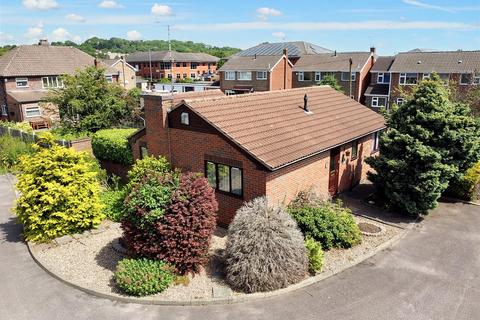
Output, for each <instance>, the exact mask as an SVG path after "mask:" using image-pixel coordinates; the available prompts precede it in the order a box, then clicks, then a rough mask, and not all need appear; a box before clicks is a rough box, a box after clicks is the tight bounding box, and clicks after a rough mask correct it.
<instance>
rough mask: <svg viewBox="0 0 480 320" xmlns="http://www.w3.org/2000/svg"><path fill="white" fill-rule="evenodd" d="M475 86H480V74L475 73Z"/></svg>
mask: <svg viewBox="0 0 480 320" xmlns="http://www.w3.org/2000/svg"><path fill="white" fill-rule="evenodd" d="M473 84H480V73H475V74H474V75H473Z"/></svg>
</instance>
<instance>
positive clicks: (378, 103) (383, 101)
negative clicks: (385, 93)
mask: <svg viewBox="0 0 480 320" xmlns="http://www.w3.org/2000/svg"><path fill="white" fill-rule="evenodd" d="M386 105H387V98H385V97H372V104H371V106H372V108H380V107H385V106H386Z"/></svg>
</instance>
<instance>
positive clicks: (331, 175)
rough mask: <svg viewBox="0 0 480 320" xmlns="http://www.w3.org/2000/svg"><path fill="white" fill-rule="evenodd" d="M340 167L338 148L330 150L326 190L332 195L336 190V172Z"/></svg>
mask: <svg viewBox="0 0 480 320" xmlns="http://www.w3.org/2000/svg"><path fill="white" fill-rule="evenodd" d="M339 169H340V148H335V149H332V150H330V166H329V170H328V192H329V193H330V195H331V196H334V195H336V194H337V192H338V173H339Z"/></svg>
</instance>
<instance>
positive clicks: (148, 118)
mask: <svg viewBox="0 0 480 320" xmlns="http://www.w3.org/2000/svg"><path fill="white" fill-rule="evenodd" d="M142 97H143V101H144V108H145V127H146V140H147V148H148V152H149V154H153V155H156V156H158V155H162V156H165V157H166V158H167V159H168V160H170V156H169V154H170V152H169V149H170V148H169V133H168V118H167V108H166V107H164V106H162V97H161V96H157V95H149V94H146V95H143V96H142Z"/></svg>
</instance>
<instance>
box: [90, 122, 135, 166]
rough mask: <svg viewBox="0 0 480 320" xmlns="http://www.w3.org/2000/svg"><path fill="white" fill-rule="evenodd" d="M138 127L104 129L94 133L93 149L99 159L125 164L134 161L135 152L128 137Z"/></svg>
mask: <svg viewBox="0 0 480 320" xmlns="http://www.w3.org/2000/svg"><path fill="white" fill-rule="evenodd" d="M135 131H136V129H104V130H99V131H97V132H95V133H94V134H93V135H92V150H93V154H94V155H95V157H96V158H97V159H100V160H106V161H112V162H116V163H120V164H123V165H131V164H132V163H133V154H132V150H131V148H130V145H129V143H128V137H129V136H130V135H132V134H133V133H134V132H135Z"/></svg>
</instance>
